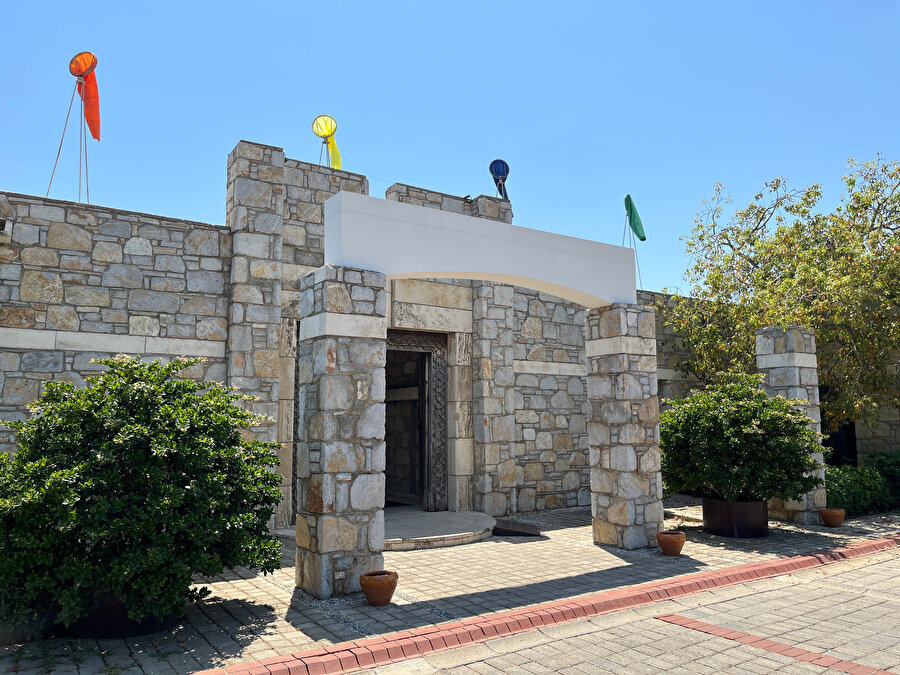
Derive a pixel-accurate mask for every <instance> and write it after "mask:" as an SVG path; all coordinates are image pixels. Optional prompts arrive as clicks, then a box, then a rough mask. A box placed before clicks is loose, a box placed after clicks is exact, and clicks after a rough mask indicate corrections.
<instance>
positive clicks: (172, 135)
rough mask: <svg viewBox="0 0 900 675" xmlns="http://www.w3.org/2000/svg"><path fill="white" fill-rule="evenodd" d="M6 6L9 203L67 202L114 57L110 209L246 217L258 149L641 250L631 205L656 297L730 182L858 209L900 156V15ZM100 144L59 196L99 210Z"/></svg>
mask: <svg viewBox="0 0 900 675" xmlns="http://www.w3.org/2000/svg"><path fill="white" fill-rule="evenodd" d="M84 5H85V7H86V8H87V9H84V10H82V14H81V15H80V16H79V15H76V13H75V10H76V8H75V6H74V5H73V4H72V3H62V2H46V3H37V2H19V1H17V0H0V23H2V25H3V27H4V30H3V31H2V32H3V40H2V42H0V56H2V61H3V64H4V67H3V69H2V71H0V87H2V89H0V90H2V91H3V92H4V93H3V96H2V97H0V101H2V105H0V160H2V161H0V190H5V191H12V192H22V193H27V194H38V195H43V194H44V193H45V191H46V189H47V182H48V179H49V176H50V170H51V168H52V165H53V160H54V157H55V155H56V150H57V146H58V143H59V138H60V133H61V131H62V124H63V121H64V118H65V113H66V107H67V104H68V101H69V96H70V94H71V89H72V87H73V79H72V77H71V75H69V73H68V68H67V66H68V61H69V59H70V58H71V57H72V56H73V55H74V54H75V53H77V52H78V51H81V50H91V51H93V52H94V53H96V54H97V55H98V57H99V61H100V62H99V66H98V68H97V79H98V84H99V90H100V108H101V118H102V136H101V139H102V140H101V142H100V143H99V144H98V143H95V142H92V145H91V147H90V155H89V157H90V169H91V201H92V202H94V203H97V204H103V205H107V206H111V207H118V208H123V209H129V210H135V211H145V212H149V213H157V214H161V215H168V216H173V217H179V218H187V219H193V220H200V221H205V222H212V223H222V222H224V209H225V206H224V197H225V195H224V193H225V162H226V158H227V155H228V153H229V151H230V150H231V149H232V148H233V147H234V145H235V143H236V142H237V141H238V140H240V139H242V138H243V139H247V140H251V141H257V142H261V143H268V144H272V145H278V146H281V147H283V148H284V149H285V152H286V154H287V156H289V157H292V158H296V159H302V160H306V161H318V157H319V141H318V139H317V138H316V137H315V136H314V135H313V134H312V131H311V129H310V125H311V122H312V120H313V118H314V117H315V116H316V115H318V114H320V113H328V114H331V115H333V116H334V117H335V118H336V119H337V121H338V125H339V126H338V133H337V141H338V146H339V148H340V150H341V153H342V155H343V160H344V168H345V169H347V170H349V171H355V172H358V173H362V174H365V175H367V176H368V178H369V181H370V191H371V194H373V195H376V196H383V194H384V190H385V188H386V187H387V186H388V185H390V184H391V183H393V182H403V183H410V184H413V185H418V186H422V187H426V188H430V189H434V190H439V191H441V192H448V193H452V194H459V195H466V194H472V195H477V194H481V193H486V194H492V193H493V183H492V182H491V179H490V176H489V174H488V171H487V166H488V164H489V163H490V161H491V160H492V159H494V158H495V157H501V158H503V159H505V160H506V161H507V162H509V164H510V166H511V173H510V177H509V182H508V188H509V194H510V198H511V201H512V205H513V211H514V213H515V223H516V224H517V225H522V226H525V227H534V228H539V229H545V230H551V231H555V232H561V233H563V234H568V235H572V236H578V237H585V238H589V239H595V240H599V241H605V242H609V243H615V244H618V243H620V242H621V240H622V231H623V218H624V208H623V204H622V200H623V198H624V196H625V194H626V193H631V195H632V197H633V198H634V200H635V202H636V204H637V207H638V209H639V211H640V214H641V217H642V219H643V222H644V227H645V230H646V231H647V236H648V239H647V241H646V242H644V243H639V244H638V246H639V258H640V261H641V268H642V272H643V282H644V284H643V285H644V287H646V288H650V289H656V290H658V289H661V288H662V287H663V286H669V287H677V286H679V285H681V286H682V288H684V286H683V282H682V274H683V272H684V270H685V268H686V267H687V265H688V262H689V261H688V259H687V258H686V257H685V256H684V253H683V244H682V243H681V242H680V241H679V237H680V236H681V235H684V234H686V233H688V232H690V230H691V228H692V227H693V219H694V216H695V214H696V212H697V210H698V208H699V207H700V203H701V202H702V200H703V199H705V198H707V197H709V196H710V195H711V193H712V190H713V185H714V183H715V182H716V181H719V182H721V183H724V184H725V186H726V188H727V189H728V191H729V192H730V193H731V194H733V195H734V198H735V203H736V204H741V203H745V202H746V201H747V200H749V199H750V198H751V197H752V195H753V194H754V193H755V192H756V191H757V190H758V189H760V188H761V187H762V185H763V182H764V181H765V180H767V179H770V178H773V177H774V176H777V175H783V176H786V177H787V178H788V179H789V180H790V183H791V185H794V186H797V187H800V186H802V185H806V184H809V183H820V184H822V185H823V186H824V189H825V191H826V202H828V203H829V204H831V205H833V204H834V203H836V201H837V199H838V198H839V194H840V190H841V183H840V178H841V176H842V175H843V173H844V170H845V166H846V161H847V159H848V158H849V157H855V158H856V159H859V160H867V159H871V158H872V157H874V156H875V154H876V153H878V152H881V153H882V154H883V155H884V156H885V157H886V158H888V159H900V132H898V129H900V125H898V122H897V119H898V110H900V93H898V77H897V73H896V67H897V60H896V49H895V45H896V36H897V34H898V33H900V3H898V2H798V1H792V2H783V1H781V2H762V1H755V2H736V3H723V2H703V3H701V2H683V3H675V2H645V3H637V2H634V3H601V2H569V3H565V4H564V5H557V6H556V8H555V9H553V10H551V9H550V6H551V5H550V3H547V2H542V3H537V2H503V1H498V2H492V3H486V2H477V3H476V2H463V1H457V2H392V3H388V2H384V3H374V2H338V1H335V2H327V3H326V2H308V1H303V2H301V1H296V2H290V3H289V2H272V3H266V2H259V3H255V4H253V3H249V2H243V3H235V2H226V1H222V2H216V3H212V2H209V3H199V2H197V3H187V2H181V3H169V2H154V3H130V2H90V3H84ZM77 172H78V136H77V126H75V125H73V124H71V123H70V131H69V135H68V137H67V140H66V144H65V146H64V148H63V155H62V157H61V159H60V166H59V169H58V170H57V176H56V178H55V180H54V184H53V189H52V191H51V195H50V196H51V197H56V198H58V199H70V200H74V199H75V198H76V197H77Z"/></svg>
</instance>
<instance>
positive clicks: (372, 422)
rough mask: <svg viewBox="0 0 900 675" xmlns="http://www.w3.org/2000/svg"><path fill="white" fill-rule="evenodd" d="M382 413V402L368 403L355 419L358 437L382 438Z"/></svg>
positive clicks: (383, 410)
mask: <svg viewBox="0 0 900 675" xmlns="http://www.w3.org/2000/svg"><path fill="white" fill-rule="evenodd" d="M384 415H385V406H384V404H383V403H369V404H368V405H367V406H366V408H365V410H363V412H362V414H361V415H360V416H359V419H358V420H357V423H356V435H357V436H358V437H359V438H366V439H370V438H374V439H378V440H381V439H383V438H384V433H385V430H384Z"/></svg>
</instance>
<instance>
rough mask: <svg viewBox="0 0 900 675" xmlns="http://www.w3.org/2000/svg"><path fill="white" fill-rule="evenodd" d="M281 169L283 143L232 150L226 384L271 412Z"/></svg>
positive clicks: (269, 431) (271, 436)
mask: <svg viewBox="0 0 900 675" xmlns="http://www.w3.org/2000/svg"><path fill="white" fill-rule="evenodd" d="M283 174H284V153H283V152H282V151H281V150H280V149H279V148H273V147H269V146H260V145H255V144H253V143H247V142H246V141H241V142H240V143H238V144H237V146H236V147H235V148H234V150H233V151H232V152H231V155H230V156H229V157H228V199H227V206H226V219H227V222H228V227H229V228H230V229H231V232H232V258H231V279H230V295H231V298H230V300H231V304H230V306H229V311H228V342H227V354H226V358H227V362H226V367H227V376H228V384H230V385H233V386H236V387H238V388H239V389H241V391H243V392H245V393H247V394H251V395H254V396H257V397H259V400H258V401H255V402H250V403H249V407H250V408H251V409H253V410H254V411H256V412H259V413H262V414H264V415H268V416H269V417H271V418H272V419H273V420H275V419H278V391H279V387H278V381H279V372H278V370H279V369H278V357H279V351H278V337H279V332H280V329H281V273H282V270H281V265H282V263H281V254H282V214H283V211H284V186H283V184H282V183H283ZM255 431H256V435H257V437H258V438H260V439H261V440H266V441H276V440H278V428H277V425H275V424H270V425H268V426H267V427H264V428H262V429H258V430H255Z"/></svg>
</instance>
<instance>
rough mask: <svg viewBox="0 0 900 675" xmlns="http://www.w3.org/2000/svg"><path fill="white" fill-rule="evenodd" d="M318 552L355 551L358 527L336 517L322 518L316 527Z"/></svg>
mask: <svg viewBox="0 0 900 675" xmlns="http://www.w3.org/2000/svg"><path fill="white" fill-rule="evenodd" d="M316 534H317V538H318V542H317V543H318V551H319V552H321V553H327V552H330V551H356V549H357V540H358V538H359V528H358V526H357V525H356V524H355V523H353V522H351V521H349V520H346V519H344V518H341V517H338V516H323V517H321V518H319V522H318V523H317V526H316Z"/></svg>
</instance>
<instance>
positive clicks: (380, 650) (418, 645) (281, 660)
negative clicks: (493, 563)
mask: <svg viewBox="0 0 900 675" xmlns="http://www.w3.org/2000/svg"><path fill="white" fill-rule="evenodd" d="M897 547H900V534H898V535H892V536H889V537H884V538H880V539H870V540H868V541H862V542H858V543H856V544H850V545H849V546H846V547H842V548H833V549H824V550H821V551H814V552H812V553H809V554H805V555H797V556H792V557H790V558H783V559H777V560H765V561H762V562H757V563H749V564H746V565H736V566H734V567H730V568H726V569H723V570H714V571H710V572H696V573H694V574H687V575H684V576H679V577H675V578H670V579H664V580H662V581H651V582H648V583H644V584H640V585H637V586H629V587H626V588H620V589H614V590H609V591H600V592H599V593H593V594H591V595H585V596H578V597H575V598H567V599H563V600H556V601H554V602H547V603H543V604H539V605H533V606H531V607H525V608H522V609H515V610H510V611H506V612H498V613H496V614H488V615H485V616H475V617H471V618H469V619H463V620H461V621H452V622H448V623H441V624H437V625H433V626H424V627H422V628H416V629H415V630H409V631H402V632H399V633H391V634H389V635H382V636H379V637H374V638H367V639H364V640H356V641H353V642H342V643H340V644H334V645H329V646H328V647H319V648H316V649H311V650H307V651H303V652H297V653H295V654H289V655H287V656H274V657H271V658H267V659H263V660H261V661H247V662H245V663H238V664H235V665H232V666H227V667H225V668H213V669H210V670H205V671H203V672H202V673H201V675H326V674H329V673H349V672H353V671H356V670H363V669H366V668H375V667H377V666H383V665H386V664H388V663H394V662H396V661H405V660H407V659H412V658H417V657H420V656H426V655H428V654H432V653H434V652H439V651H444V650H447V649H453V648H455V647H460V646H463V645H466V644H471V643H476V642H486V641H487V640H492V639H494V638H498V637H506V636H509V635H515V634H517V633H524V632H526V631H531V630H535V629H537V628H541V627H543V626H552V625H555V624H560V623H567V622H569V621H575V620H577V619H584V618H588V617H594V616H599V615H601V614H609V613H610V612H616V611H619V610H622V609H631V608H634V607H639V606H642V605H649V604H653V603H656V602H662V601H665V600H668V599H670V598H676V597H679V596H683V595H691V594H693V593H699V592H702V591H707V590H711V589H714V588H722V587H724V586H733V585H735V584H742V583H746V582H748V581H756V580H758V579H766V578H770V577H776V576H781V575H783V574H791V573H793V572H799V571H802V570H808V569H812V568H814V567H822V566H823V565H830V564H832V563H836V562H841V561H843V560H850V559H853V558H858V557H861V556H865V555H870V554H872V553H878V552H879V551H884V550H888V549H892V548H897ZM825 658H826V659H827V658H830V657H825ZM864 667H865V666H864ZM859 672H863V671H859ZM866 672H869V671H866ZM872 672H874V671H872Z"/></svg>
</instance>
